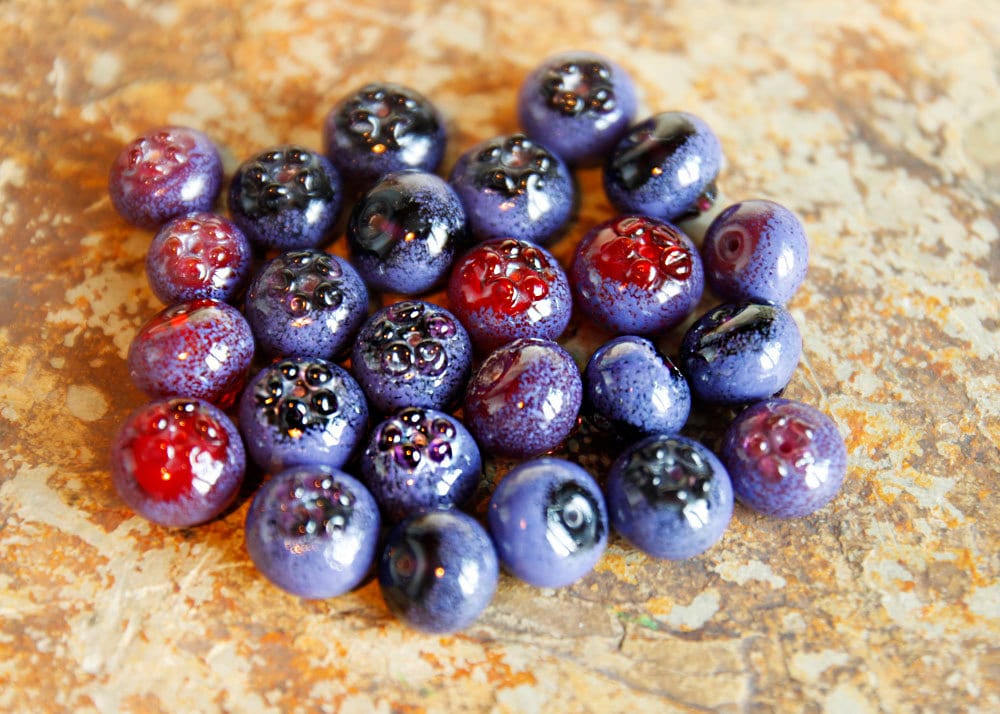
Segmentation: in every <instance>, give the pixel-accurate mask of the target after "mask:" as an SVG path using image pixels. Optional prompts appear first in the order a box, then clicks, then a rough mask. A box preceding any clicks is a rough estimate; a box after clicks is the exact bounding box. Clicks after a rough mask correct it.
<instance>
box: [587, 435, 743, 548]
mask: <svg viewBox="0 0 1000 714" xmlns="http://www.w3.org/2000/svg"><path fill="white" fill-rule="evenodd" d="M605 494H606V495H607V499H608V513H610V515H611V523H612V525H614V527H615V530H617V531H618V532H619V533H620V534H621V535H622V536H624V537H625V538H626V539H628V540H629V542H631V543H632V544H633V545H634V546H635V547H636V548H638V549H639V550H641V551H643V552H644V553H648V554H649V555H652V556H654V557H657V558H666V559H668V560H684V559H686V558H693V557H694V556H696V555H698V554H699V553H703V552H704V551H705V550H707V549H708V548H709V547H711V546H712V545H713V544H714V543H716V542H717V541H718V540H719V538H721V537H722V534H723V533H724V532H725V530H726V527H727V526H728V525H729V521H730V520H731V519H732V516H733V487H732V484H731V483H730V480H729V475H728V474H727V473H726V469H725V468H724V467H723V465H722V464H721V463H720V462H719V460H718V459H717V458H716V457H715V455H714V454H713V453H712V452H711V451H709V450H708V449H707V448H705V447H704V446H702V445H701V444H699V443H698V442H697V441H693V440H691V439H688V438H685V437H683V436H666V435H653V436H649V437H647V438H645V439H643V440H641V441H639V442H638V443H636V444H634V445H632V446H630V447H629V448H628V449H626V450H625V452H624V453H623V454H622V455H621V456H620V457H618V459H617V460H616V461H615V463H614V464H612V466H611V470H610V471H609V472H608V481H607V484H606V485H605Z"/></svg>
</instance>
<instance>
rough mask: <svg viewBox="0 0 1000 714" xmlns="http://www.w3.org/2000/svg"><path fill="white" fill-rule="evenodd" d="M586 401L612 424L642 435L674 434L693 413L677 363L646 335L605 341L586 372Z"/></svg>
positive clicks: (688, 389) (689, 397)
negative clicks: (675, 364)
mask: <svg viewBox="0 0 1000 714" xmlns="http://www.w3.org/2000/svg"><path fill="white" fill-rule="evenodd" d="M583 385H584V393H585V395H586V398H587V400H588V402H589V403H590V404H591V405H592V406H593V407H594V409H596V410H597V412H598V413H599V414H601V415H602V416H603V417H605V418H606V419H608V420H610V421H611V423H612V424H614V425H615V426H617V427H618V428H619V429H623V430H624V431H626V432H628V431H635V432H638V433H641V434H674V433H676V432H678V431H680V430H681V428H682V427H683V426H684V424H685V422H687V418H688V414H689V413H690V412H691V390H690V388H689V387H688V384H687V380H685V379H684V375H683V374H681V372H680V370H679V369H677V367H675V366H674V364H673V362H671V361H670V359H669V358H668V357H667V356H666V355H663V354H661V353H660V351H659V350H657V349H656V346H655V345H654V344H653V343H652V342H650V341H649V340H647V339H644V338H642V337H633V336H631V335H626V336H624V337H618V338H616V339H613V340H611V341H610V342H608V343H606V344H604V345H602V346H601V347H600V348H599V349H598V350H597V351H596V352H594V354H593V356H592V357H591V358H590V361H589V362H588V363H587V368H586V369H585V370H584V373H583Z"/></svg>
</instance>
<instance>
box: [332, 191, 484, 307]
mask: <svg viewBox="0 0 1000 714" xmlns="http://www.w3.org/2000/svg"><path fill="white" fill-rule="evenodd" d="M347 239H348V243H349V245H350V248H351V256H352V260H353V263H354V266H355V267H356V268H357V269H358V272H359V273H360V274H361V277H363V278H364V280H365V282H366V283H367V284H368V286H369V287H370V288H371V289H373V290H379V291H383V292H395V293H402V294H403V295H417V294H419V293H424V292H427V291H428V290H430V289H431V288H433V287H435V286H437V285H438V284H439V283H441V281H442V280H444V278H445V276H446V275H447V273H448V269H449V268H450V267H451V262H452V260H453V259H454V258H455V254H456V251H458V250H459V249H461V247H462V246H463V245H465V243H466V242H467V240H468V229H467V225H466V220H465V209H463V208H462V202H461V201H459V199H458V196H457V195H455V191H454V190H453V189H452V188H451V186H449V185H448V184H447V183H445V181H444V180H442V179H441V178H439V177H437V176H435V175H434V174H429V173H425V172H423V171H400V172H397V173H392V174H389V175H387V176H385V177H383V178H382V180H381V181H379V182H378V183H377V184H375V185H374V186H373V187H372V188H371V189H370V190H369V191H368V192H367V193H366V194H365V195H364V196H362V198H361V200H359V201H358V203H357V205H356V206H355V207H354V211H353V213H352V214H351V219H350V221H349V223H348V226H347Z"/></svg>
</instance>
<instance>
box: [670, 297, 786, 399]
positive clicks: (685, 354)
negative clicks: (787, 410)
mask: <svg viewBox="0 0 1000 714" xmlns="http://www.w3.org/2000/svg"><path fill="white" fill-rule="evenodd" d="M801 354H802V336H801V335H800V334H799V328H798V326H797V325H796V324H795V320H794V319H793V318H792V316H791V314H790V313H789V312H788V311H787V310H786V309H785V308H783V307H781V306H779V305H762V304H757V303H748V302H743V303H725V304H723V305H719V306H717V307H715V308H713V309H711V310H709V311H708V312H707V313H705V314H704V315H702V316H701V317H700V318H698V320H697V321H696V322H695V323H694V324H693V325H691V327H690V328H689V329H688V331H687V333H686V334H685V335H684V340H683V341H682V342H681V350H680V366H681V370H682V371H683V372H684V374H685V376H686V377H687V379H688V385H689V386H690V387H691V392H692V393H693V394H694V396H696V397H698V398H699V399H701V400H703V401H705V402H708V403H710V404H742V403H746V402H753V401H756V400H758V399H765V398H767V397H770V396H773V395H775V394H777V393H778V392H780V391H781V390H783V389H784V388H785V387H786V386H787V385H788V382H789V380H791V378H792V373H793V372H794V371H795V367H796V366H797V365H798V363H799V356H800V355H801Z"/></svg>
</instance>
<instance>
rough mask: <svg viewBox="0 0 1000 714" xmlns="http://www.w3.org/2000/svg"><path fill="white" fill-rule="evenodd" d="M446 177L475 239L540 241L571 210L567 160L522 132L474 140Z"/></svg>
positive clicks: (552, 232) (555, 229) (553, 232)
mask: <svg viewBox="0 0 1000 714" xmlns="http://www.w3.org/2000/svg"><path fill="white" fill-rule="evenodd" d="M449 180H450V182H451V186H452V188H454V189H455V192H456V193H457V194H458V197H459V198H460V199H461V200H462V205H463V206H465V213H466V215H467V216H468V219H469V227H470V228H471V230H472V233H473V235H474V236H475V237H476V239H478V240H490V239H493V238H516V239H518V240H525V241H531V242H533V243H540V244H544V243H547V242H548V241H549V240H550V239H551V238H553V237H554V236H555V235H556V233H557V232H558V231H559V229H560V228H562V227H563V225H564V224H565V223H566V221H567V220H569V216H570V212H571V211H572V209H573V200H574V189H573V177H572V175H571V174H570V172H569V169H568V168H566V164H564V163H563V161H562V159H560V158H559V157H558V156H556V155H555V154H553V153H552V152H551V151H549V150H548V149H547V148H545V147H544V146H542V145H541V144H539V143H538V142H535V141H532V140H531V139H529V138H528V137H526V136H525V135H524V134H511V135H509V136H500V137H496V138H494V139H489V140H488V141H483V142H480V143H479V144H476V145H475V146H474V147H472V148H471V149H469V150H468V151H467V152H465V153H464V154H462V155H461V156H460V157H459V159H458V161H457V162H456V163H455V166H454V168H452V170H451V177H450V179H449Z"/></svg>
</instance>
